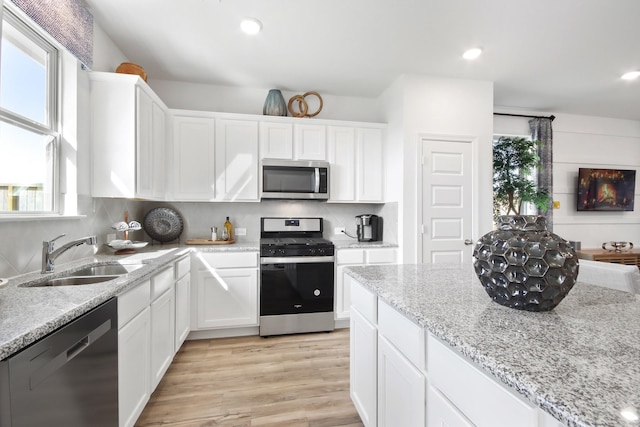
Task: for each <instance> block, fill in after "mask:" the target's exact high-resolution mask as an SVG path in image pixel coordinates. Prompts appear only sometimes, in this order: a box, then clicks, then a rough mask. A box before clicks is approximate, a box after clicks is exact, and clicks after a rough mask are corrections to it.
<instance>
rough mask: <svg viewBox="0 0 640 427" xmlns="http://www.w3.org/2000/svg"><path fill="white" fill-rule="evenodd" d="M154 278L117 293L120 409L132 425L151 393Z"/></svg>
mask: <svg viewBox="0 0 640 427" xmlns="http://www.w3.org/2000/svg"><path fill="white" fill-rule="evenodd" d="M150 296H151V281H150V280H146V281H145V282H143V283H142V284H140V285H138V286H136V287H135V288H133V289H131V290H129V291H127V292H126V293H125V294H123V295H121V296H118V411H119V415H118V418H119V425H120V427H130V426H133V425H134V424H135V422H136V420H137V419H138V417H139V416H140V414H141V413H142V410H143V409H144V406H145V405H146V404H147V401H148V400H149V397H150V396H151V371H150V369H149V361H150V359H151V309H150V307H149V304H150V300H151V298H150Z"/></svg>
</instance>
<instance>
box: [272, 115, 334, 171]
mask: <svg viewBox="0 0 640 427" xmlns="http://www.w3.org/2000/svg"><path fill="white" fill-rule="evenodd" d="M297 120H299V119H297ZM260 158H261V159H284V160H324V161H326V160H327V128H326V126H325V125H324V124H315V123H294V122H293V121H292V120H286V121H282V122H280V121H278V122H275V121H260Z"/></svg>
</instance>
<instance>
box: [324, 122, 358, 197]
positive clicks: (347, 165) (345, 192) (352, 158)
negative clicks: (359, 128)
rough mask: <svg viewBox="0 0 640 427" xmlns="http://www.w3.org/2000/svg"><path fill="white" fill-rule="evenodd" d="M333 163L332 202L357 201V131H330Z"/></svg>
mask: <svg viewBox="0 0 640 427" xmlns="http://www.w3.org/2000/svg"><path fill="white" fill-rule="evenodd" d="M328 133H329V135H328V140H329V161H330V162H331V192H330V193H329V194H330V196H331V201H336V202H337V201H340V202H343V201H354V200H355V199H356V131H355V129H354V128H351V127H339V126H331V127H329V129H328Z"/></svg>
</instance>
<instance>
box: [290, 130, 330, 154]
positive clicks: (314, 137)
mask: <svg viewBox="0 0 640 427" xmlns="http://www.w3.org/2000/svg"><path fill="white" fill-rule="evenodd" d="M293 142H294V151H293V153H294V158H295V159H296V160H327V128H326V126H325V125H316V124H301V123H296V124H294V125H293Z"/></svg>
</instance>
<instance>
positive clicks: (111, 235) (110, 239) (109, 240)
mask: <svg viewBox="0 0 640 427" xmlns="http://www.w3.org/2000/svg"><path fill="white" fill-rule="evenodd" d="M112 240H116V235H115V233H111V234H107V243H109V242H111V241H112Z"/></svg>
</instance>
